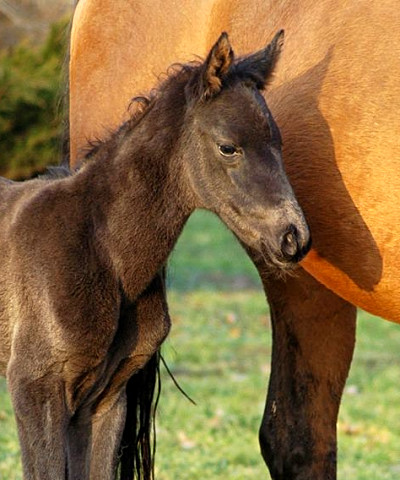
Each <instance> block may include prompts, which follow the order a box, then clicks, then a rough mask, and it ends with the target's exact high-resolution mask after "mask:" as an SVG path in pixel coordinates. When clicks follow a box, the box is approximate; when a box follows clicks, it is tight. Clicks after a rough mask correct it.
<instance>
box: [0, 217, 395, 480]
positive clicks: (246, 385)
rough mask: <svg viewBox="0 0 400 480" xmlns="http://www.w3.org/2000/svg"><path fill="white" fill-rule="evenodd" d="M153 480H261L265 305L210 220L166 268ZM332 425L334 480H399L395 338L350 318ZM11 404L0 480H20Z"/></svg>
mask: <svg viewBox="0 0 400 480" xmlns="http://www.w3.org/2000/svg"><path fill="white" fill-rule="evenodd" d="M169 284H170V293H169V304H170V310H171V314H172V318H173V327H172V331H171V334H170V336H169V338H168V339H167V341H166V342H165V344H164V347H163V349H164V357H165V358H166V360H167V362H168V364H169V366H170V368H171V369H172V371H173V372H174V374H175V376H176V378H177V379H178V381H179V383H180V384H181V386H182V387H183V388H184V389H185V391H186V392H187V393H188V394H189V395H190V396H191V397H192V398H193V399H194V400H195V401H196V403H197V405H196V406H194V405H192V404H190V403H189V402H188V401H187V400H186V399H185V398H184V397H183V396H182V395H181V394H180V393H179V392H178V390H177V389H176V388H175V386H174V385H173V383H172V381H171V380H170V379H169V377H168V376H167V375H166V374H165V372H164V373H163V377H164V378H163V392H162V398H161V402H160V406H159V413H158V427H157V429H158V450H157V462H156V464H157V479H158V480H189V479H190V480H200V479H204V478H210V479H213V480H214V479H235V478H237V479H245V478H269V476H268V473H267V470H266V467H265V466H264V464H263V461H262V459H261V456H260V454H259V447H258V443H257V431H258V427H259V423H260V419H261V415H262V411H263V406H264V399H265V392H266V385H267V380H268V373H269V368H270V366H269V361H270V352H271V328H270V323H269V318H268V311H267V307H266V302H265V300H264V295H263V293H262V291H261V287H260V282H259V280H258V278H257V275H256V273H255V271H254V268H253V266H252V265H251V263H250V262H249V260H248V259H247V257H246V256H245V254H244V252H243V251H242V249H241V247H240V246H239V245H238V244H237V243H236V241H235V240H234V239H233V238H232V236H231V234H230V233H229V232H227V231H226V229H224V228H221V227H220V226H219V224H218V221H216V220H215V219H214V218H213V217H211V216H210V215H208V214H206V213H204V212H199V213H197V214H196V215H195V216H194V217H193V218H192V220H191V222H190V225H189V227H188V229H187V230H186V231H185V232H184V234H183V236H182V237H181V240H180V242H179V244H178V247H177V249H176V252H175V253H174V255H173V258H172V264H171V266H170V280H169ZM357 339H358V342H357V348H356V353H355V358H354V362H353V365H352V369H351V373H350V377H349V380H348V382H347V387H346V391H345V394H344V397H343V403H342V408H341V412H340V419H339V425H338V430H339V468H338V478H339V479H341V480H347V479H350V478H351V479H352V480H376V479H379V480H395V479H398V478H400V453H399V452H400V419H399V413H400V382H399V380H400V352H399V346H400V327H399V326H398V325H394V324H390V323H389V322H385V321H383V320H381V319H377V318H374V317H372V316H371V315H368V314H365V313H360V315H359V322H358V334H357ZM18 455H19V454H18V443H17V438H16V431H15V425H14V420H13V417H12V414H11V405H10V401H9V397H8V396H7V394H6V389H5V383H4V381H1V382H0V479H1V480H20V479H21V473H20V466H19V457H18Z"/></svg>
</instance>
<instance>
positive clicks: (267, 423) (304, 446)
mask: <svg viewBox="0 0 400 480" xmlns="http://www.w3.org/2000/svg"><path fill="white" fill-rule="evenodd" d="M259 270H260V273H261V276H262V279H263V283H264V287H265V291H266V293H267V297H268V300H269V303H270V307H271V317H272V327H273V351H272V371H271V376H270V382H269V389H268V398H267V403H266V407H265V412H264V417H263V420H262V425H261V428H260V445H261V451H262V454H263V457H264V459H265V461H266V463H267V465H268V467H269V469H270V472H271V476H272V478H273V479H274V480H283V479H284V480H294V479H296V480H300V479H311V478H312V479H313V480H333V479H335V478H336V421H337V415H338V410H339V405H340V400H341V396H342V392H343V388H344V384H345V381H346V378H347V375H348V371H349V368H350V363H351V360H352V355H353V349H354V343H355V319H356V309H355V307H354V306H352V305H350V304H348V303H347V302H345V301H344V300H342V299H341V298H339V297H337V296H336V295H335V294H333V293H332V292H331V291H329V290H327V289H326V288H325V287H324V286H322V285H321V284H319V283H318V282H317V281H316V280H314V279H313V278H312V277H311V276H310V275H308V274H307V273H306V272H304V271H303V270H302V269H299V271H298V272H296V275H295V276H294V277H286V278H285V279H279V278H274V277H271V276H270V275H268V274H267V273H266V272H264V273H263V268H262V266H260V268H259Z"/></svg>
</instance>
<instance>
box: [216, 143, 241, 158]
mask: <svg viewBox="0 0 400 480" xmlns="http://www.w3.org/2000/svg"><path fill="white" fill-rule="evenodd" d="M218 150H219V153H220V154H221V155H223V156H224V157H232V156H233V155H238V154H239V153H240V150H239V149H238V148H237V147H235V145H218Z"/></svg>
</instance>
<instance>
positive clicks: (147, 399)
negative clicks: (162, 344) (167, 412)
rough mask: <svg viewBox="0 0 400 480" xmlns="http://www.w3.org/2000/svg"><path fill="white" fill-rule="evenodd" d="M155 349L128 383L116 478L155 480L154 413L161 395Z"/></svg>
mask: <svg viewBox="0 0 400 480" xmlns="http://www.w3.org/2000/svg"><path fill="white" fill-rule="evenodd" d="M159 366H160V352H159V351H157V352H156V353H155V354H154V355H153V356H152V357H151V359H150V360H149V362H148V363H147V364H146V366H145V367H144V368H143V369H142V370H140V371H139V372H138V373H136V374H135V375H133V376H132V377H131V378H130V379H129V382H128V384H127V387H126V395H127V413H126V422H125V429H124V433H123V436H122V441H121V447H120V465H119V477H118V478H119V480H134V479H137V480H154V455H155V448H156V440H155V426H154V416H155V411H156V408H157V402H158V398H159V395H160V386H161V383H160V369H159Z"/></svg>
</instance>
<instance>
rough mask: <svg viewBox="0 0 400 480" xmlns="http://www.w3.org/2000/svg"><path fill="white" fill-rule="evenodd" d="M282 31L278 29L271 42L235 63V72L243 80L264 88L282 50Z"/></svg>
mask: <svg viewBox="0 0 400 480" xmlns="http://www.w3.org/2000/svg"><path fill="white" fill-rule="evenodd" d="M283 38H284V31H283V30H280V31H279V32H278V33H277V34H276V35H275V37H274V38H273V39H272V41H271V43H270V44H269V45H267V46H266V47H265V48H263V49H262V50H260V51H258V52H256V53H253V55H249V56H248V57H245V58H244V59H243V60H240V61H239V62H238V63H237V64H236V74H237V75H238V76H239V77H242V78H243V80H244V81H248V80H250V81H251V82H253V83H255V85H256V87H257V88H258V89H260V90H262V89H264V88H265V87H266V86H267V84H268V81H269V80H270V78H271V75H272V73H273V71H274V69H275V66H276V63H277V61H278V59H279V55H280V53H281V51H282V46H283Z"/></svg>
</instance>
